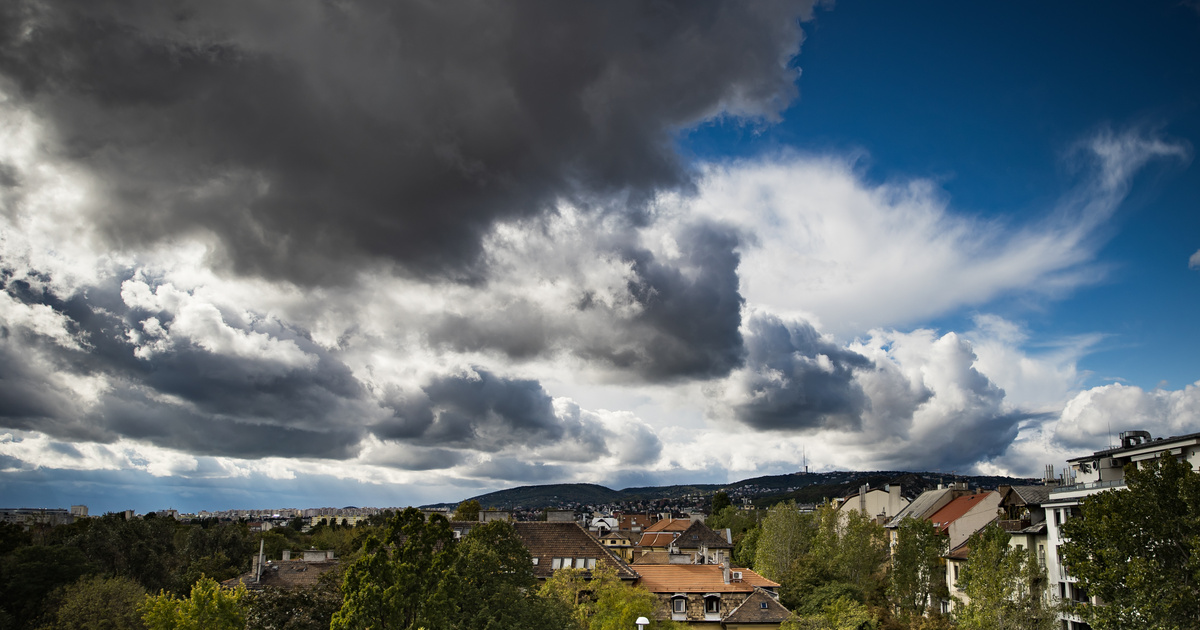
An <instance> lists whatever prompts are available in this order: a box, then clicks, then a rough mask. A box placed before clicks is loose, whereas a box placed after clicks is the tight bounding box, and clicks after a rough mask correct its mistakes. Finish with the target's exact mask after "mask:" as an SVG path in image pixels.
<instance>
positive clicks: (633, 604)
mask: <svg viewBox="0 0 1200 630" xmlns="http://www.w3.org/2000/svg"><path fill="white" fill-rule="evenodd" d="M540 594H541V595H542V597H545V598H548V599H551V600H555V601H557V602H558V603H559V604H560V605H561V606H563V607H564V608H565V609H567V610H570V611H571V617H572V619H573V621H574V622H575V625H576V627H577V628H580V629H583V630H630V629H631V628H636V627H637V626H636V624H634V622H635V621H636V620H637V618H638V617H646V618H648V619H650V620H651V622H650V626H649V628H651V630H663V629H667V628H676V627H684V626H683V624H676V623H675V622H672V621H659V620H655V619H654V616H655V615H654V611H655V608H656V606H657V599H656V598H655V596H654V594H653V593H651V592H650V591H647V590H646V589H644V588H641V587H636V586H631V585H627V584H625V583H623V582H621V579H620V578H619V577H617V572H616V570H615V569H611V568H607V567H597V568H596V569H595V570H594V571H592V572H591V575H590V577H589V576H588V572H587V571H585V570H583V569H559V570H558V571H555V572H554V575H552V576H551V577H550V579H548V580H546V582H545V583H544V584H542V588H541V593H540Z"/></svg>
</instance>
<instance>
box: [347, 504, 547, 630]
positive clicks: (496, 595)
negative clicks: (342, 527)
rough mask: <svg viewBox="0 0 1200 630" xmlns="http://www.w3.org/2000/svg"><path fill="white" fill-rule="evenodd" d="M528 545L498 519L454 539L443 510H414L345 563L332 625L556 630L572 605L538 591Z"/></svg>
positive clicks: (394, 520) (395, 520)
mask: <svg viewBox="0 0 1200 630" xmlns="http://www.w3.org/2000/svg"><path fill="white" fill-rule="evenodd" d="M535 585H536V578H535V577H534V575H533V561H532V560H531V559H530V557H529V551H528V550H527V549H526V548H525V546H524V545H523V544H522V543H521V540H520V539H519V538H518V537H517V535H516V530H514V529H513V527H512V525H511V524H509V523H507V522H503V521H494V522H491V523H487V524H485V525H480V526H477V527H475V528H474V529H473V530H472V531H471V533H470V534H468V535H467V536H466V537H464V538H463V540H462V542H456V541H455V539H454V534H453V532H452V531H451V529H450V524H449V522H448V521H447V520H446V518H445V517H443V516H441V515H435V516H433V517H432V518H431V519H430V520H429V521H428V522H426V521H425V517H424V515H422V514H421V512H419V511H418V510H416V509H413V508H408V509H406V510H404V512H402V513H400V514H398V515H396V516H395V517H393V518H392V520H391V521H389V523H388V527H387V530H386V533H385V535H384V538H383V539H380V538H378V537H376V536H375V535H373V534H372V535H370V536H368V537H367V540H366V542H365V543H364V545H363V553H362V555H361V556H360V557H359V558H358V559H357V560H355V561H354V562H353V563H352V564H351V565H350V566H349V568H347V570H346V573H345V577H344V579H343V582H342V592H343V602H342V607H341V609H340V610H338V611H337V612H336V613H334V615H333V618H332V621H331V623H330V628H331V629H332V630H342V629H359V628H363V629H365V628H397V629H401V630H403V629H413V628H426V629H428V630H441V629H446V630H450V629H458V628H463V629H466V628H489V629H492V630H504V629H507V628H513V629H516V628H535V629H536V628H552V627H554V628H556V627H560V626H561V625H562V624H563V623H564V622H569V611H568V610H567V609H566V608H563V607H561V606H556V605H554V602H553V601H552V600H548V599H545V598H542V597H539V596H538V595H537V594H536V593H535V589H534V587H535Z"/></svg>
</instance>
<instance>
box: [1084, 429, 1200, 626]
mask: <svg viewBox="0 0 1200 630" xmlns="http://www.w3.org/2000/svg"><path fill="white" fill-rule="evenodd" d="M1143 464H1144V467H1143V468H1138V467H1137V465H1136V464H1130V465H1128V466H1126V467H1125V483H1126V488H1127V489H1124V490H1117V489H1114V490H1108V491H1105V492H1101V493H1099V494H1096V495H1093V496H1090V497H1088V498H1087V499H1085V500H1084V501H1083V504H1082V506H1081V510H1080V512H1081V514H1080V517H1079V518H1072V519H1069V520H1067V522H1066V523H1064V524H1063V530H1062V531H1063V536H1064V537H1065V538H1066V539H1067V540H1068V542H1067V543H1066V544H1065V545H1064V546H1063V547H1062V552H1063V560H1064V562H1065V565H1066V567H1067V569H1068V570H1069V571H1070V573H1071V575H1073V576H1074V577H1075V578H1077V579H1078V581H1079V586H1082V587H1083V588H1085V589H1086V590H1087V592H1088V594H1089V595H1094V596H1099V597H1100V599H1101V601H1103V602H1104V604H1103V605H1101V606H1088V607H1085V608H1084V610H1082V611H1080V612H1081V613H1082V614H1085V615H1087V616H1088V617H1089V622H1090V623H1091V625H1092V626H1093V627H1094V628H1096V629H1097V630H1106V629H1110V628H1147V629H1151V630H1175V629H1183V628H1194V627H1196V620H1197V618H1200V557H1197V554H1196V549H1197V546H1198V545H1200V474H1198V473H1196V472H1195V471H1193V470H1192V467H1191V465H1190V464H1188V463H1187V462H1181V461H1178V460H1177V459H1176V458H1175V457H1174V456H1171V455H1169V454H1165V453H1164V454H1163V456H1162V457H1161V458H1159V459H1157V460H1153V461H1148V462H1144V463H1143Z"/></svg>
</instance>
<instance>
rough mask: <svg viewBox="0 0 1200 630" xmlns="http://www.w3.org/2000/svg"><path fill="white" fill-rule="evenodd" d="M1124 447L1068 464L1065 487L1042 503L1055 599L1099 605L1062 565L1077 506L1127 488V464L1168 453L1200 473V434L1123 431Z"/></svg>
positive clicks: (1078, 623)
mask: <svg viewBox="0 0 1200 630" xmlns="http://www.w3.org/2000/svg"><path fill="white" fill-rule="evenodd" d="M1120 442H1121V444H1120V446H1117V447H1116V448H1111V449H1107V450H1103V451H1097V452H1095V453H1092V454H1091V455H1086V456H1083V457H1076V458H1075V459H1071V460H1067V463H1068V464H1070V466H1071V471H1070V476H1069V477H1068V478H1066V479H1064V480H1063V485H1062V486H1060V487H1058V488H1055V489H1053V490H1051V491H1050V497H1049V499H1048V500H1047V501H1046V503H1044V504H1043V506H1044V507H1045V509H1046V538H1047V544H1048V545H1049V547H1050V549H1051V550H1053V551H1052V553H1049V554H1047V557H1046V576H1047V578H1048V580H1049V582H1050V589H1051V594H1052V595H1054V596H1057V597H1059V598H1060V599H1063V600H1068V599H1069V600H1074V601H1076V602H1088V603H1092V604H1096V603H1097V602H1095V601H1093V599H1092V598H1091V597H1089V596H1088V594H1087V593H1086V592H1085V591H1084V590H1083V589H1082V588H1079V587H1078V586H1077V585H1076V580H1075V578H1073V577H1071V575H1070V574H1068V573H1067V571H1066V570H1065V568H1064V567H1063V563H1062V549H1061V547H1062V544H1063V536H1062V524H1063V523H1064V522H1066V521H1067V519H1069V518H1072V517H1074V516H1079V513H1080V510H1079V506H1080V504H1081V503H1082V502H1083V500H1084V499H1085V498H1086V497H1088V496H1091V495H1093V494H1097V493H1099V492H1104V491H1105V490H1111V489H1118V490H1120V489H1125V466H1126V465H1127V464H1138V463H1139V462H1144V461H1148V460H1153V459H1155V458H1157V457H1159V456H1161V455H1162V454H1163V453H1167V452H1169V453H1171V454H1172V455H1174V456H1176V457H1177V458H1181V459H1184V460H1186V461H1187V462H1189V463H1190V464H1191V465H1192V469H1193V470H1200V433H1192V434H1189V435H1182V436H1178V437H1170V438H1166V439H1164V438H1158V439H1152V438H1151V437H1150V434H1149V433H1148V432H1146V431H1125V432H1123V433H1121V435H1120ZM1061 619H1062V621H1063V628H1064V630H1087V629H1090V626H1088V624H1086V623H1084V622H1083V621H1082V620H1080V619H1079V618H1078V617H1074V616H1071V615H1063V616H1062V617H1061Z"/></svg>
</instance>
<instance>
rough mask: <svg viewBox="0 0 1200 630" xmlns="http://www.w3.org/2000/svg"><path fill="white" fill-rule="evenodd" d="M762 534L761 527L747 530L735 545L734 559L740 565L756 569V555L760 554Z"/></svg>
mask: <svg viewBox="0 0 1200 630" xmlns="http://www.w3.org/2000/svg"><path fill="white" fill-rule="evenodd" d="M761 534H762V528H761V527H755V528H753V529H750V530H747V531H746V533H745V534H743V535H742V537H741V539H740V540H737V541H736V542H735V543H734V545H733V561H734V562H735V563H737V564H738V565H739V566H743V567H747V568H749V569H754V568H755V565H754V562H755V556H757V555H758V537H759V536H760V535H761Z"/></svg>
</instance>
